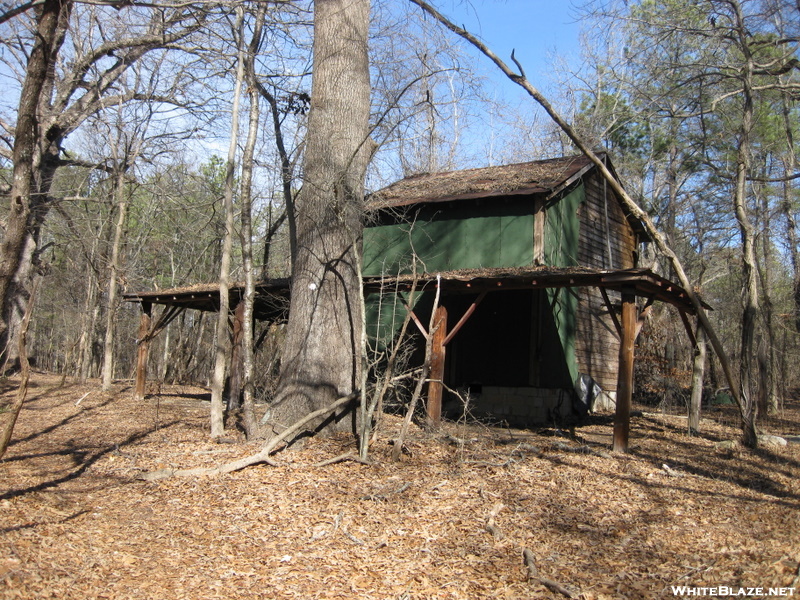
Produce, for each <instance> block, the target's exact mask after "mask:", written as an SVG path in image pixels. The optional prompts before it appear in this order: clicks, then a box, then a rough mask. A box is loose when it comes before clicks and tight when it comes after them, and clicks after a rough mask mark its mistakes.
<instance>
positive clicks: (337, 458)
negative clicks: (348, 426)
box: [311, 452, 372, 467]
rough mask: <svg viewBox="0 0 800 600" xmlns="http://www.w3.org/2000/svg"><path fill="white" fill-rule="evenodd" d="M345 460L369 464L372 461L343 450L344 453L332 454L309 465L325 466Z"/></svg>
mask: <svg viewBox="0 0 800 600" xmlns="http://www.w3.org/2000/svg"><path fill="white" fill-rule="evenodd" d="M347 460H350V461H353V462H357V463H361V464H362V465H371V464H372V461H371V460H369V459H363V458H361V457H360V456H358V455H356V454H353V453H352V452H345V453H344V454H340V455H339V456H334V457H333V458H328V459H326V460H321V461H319V462H318V463H314V464H313V465H311V466H312V467H327V466H328V465H334V464H336V463H340V462H345V461H347Z"/></svg>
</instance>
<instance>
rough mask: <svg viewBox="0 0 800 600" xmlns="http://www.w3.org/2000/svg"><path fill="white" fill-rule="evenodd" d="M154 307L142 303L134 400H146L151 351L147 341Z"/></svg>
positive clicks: (147, 303)
mask: <svg viewBox="0 0 800 600" xmlns="http://www.w3.org/2000/svg"><path fill="white" fill-rule="evenodd" d="M152 311H153V305H152V304H150V303H149V302H142V317H141V319H140V320H139V336H138V344H139V348H138V350H137V353H136V390H135V391H134V398H135V399H136V400H144V388H145V384H146V383H147V357H148V353H149V351H150V340H149V339H147V336H148V334H149V333H150V319H151V315H152Z"/></svg>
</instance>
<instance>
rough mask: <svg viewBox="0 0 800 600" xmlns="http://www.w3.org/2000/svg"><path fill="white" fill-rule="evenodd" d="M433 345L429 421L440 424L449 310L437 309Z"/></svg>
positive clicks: (429, 382) (443, 307) (429, 378)
mask: <svg viewBox="0 0 800 600" xmlns="http://www.w3.org/2000/svg"><path fill="white" fill-rule="evenodd" d="M433 328H434V329H433V340H432V345H431V370H430V374H429V375H428V380H429V381H428V419H429V420H430V422H431V423H438V422H439V421H441V419H442V390H443V387H444V386H443V384H442V381H443V379H444V356H445V345H444V340H445V339H446V338H447V308H446V307H445V306H444V305H440V306H438V307H437V308H436V315H435V317H434V326H433Z"/></svg>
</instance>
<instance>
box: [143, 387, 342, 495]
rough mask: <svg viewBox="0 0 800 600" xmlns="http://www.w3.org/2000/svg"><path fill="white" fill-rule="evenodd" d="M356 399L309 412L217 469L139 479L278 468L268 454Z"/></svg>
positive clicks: (147, 478)
mask: <svg viewBox="0 0 800 600" xmlns="http://www.w3.org/2000/svg"><path fill="white" fill-rule="evenodd" d="M356 398H358V394H357V393H354V394H350V395H348V396H344V397H342V398H339V399H338V400H336V401H335V402H333V403H331V404H329V405H328V406H326V407H325V408H320V409H319V410H315V411H313V412H310V413H309V414H307V415H306V416H305V417H303V418H302V419H300V420H299V421H297V422H296V423H294V424H293V425H292V426H290V427H288V428H287V429H285V430H284V431H283V432H282V433H281V434H280V435H278V436H275V437H274V438H272V439H271V440H270V441H269V442H268V443H267V444H266V445H265V446H264V447H263V448H262V449H261V450H260V451H259V452H257V453H255V454H252V455H250V456H245V457H244V458H240V459H238V460H234V461H232V462H229V463H225V464H224V465H220V466H218V467H196V468H194V469H159V470H158V471H151V472H149V473H145V474H144V475H141V476H140V477H139V479H142V480H144V481H157V480H159V479H166V478H167V477H194V476H197V475H222V474H224V473H232V472H233V471H240V470H242V469H244V468H245V467H249V466H252V465H256V464H259V463H267V464H268V465H272V466H273V467H276V466H278V463H277V462H275V461H274V460H272V459H271V458H270V454H272V452H273V451H274V450H275V448H277V447H278V445H279V444H281V443H282V442H284V441H286V440H288V439H291V438H292V437H293V436H294V435H295V434H296V433H297V432H299V431H300V430H301V429H302V428H303V427H305V425H306V423H308V422H309V421H313V420H314V419H317V418H319V417H322V416H325V415H327V414H329V413H332V412H333V411H335V410H336V409H337V408H339V407H340V406H344V405H345V404H348V403H350V402H352V401H353V400H355V399H356Z"/></svg>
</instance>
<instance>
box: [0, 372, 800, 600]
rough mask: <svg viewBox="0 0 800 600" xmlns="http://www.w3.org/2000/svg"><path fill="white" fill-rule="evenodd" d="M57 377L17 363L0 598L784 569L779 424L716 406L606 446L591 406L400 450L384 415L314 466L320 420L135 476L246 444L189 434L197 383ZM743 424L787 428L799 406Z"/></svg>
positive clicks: (432, 590)
mask: <svg viewBox="0 0 800 600" xmlns="http://www.w3.org/2000/svg"><path fill="white" fill-rule="evenodd" d="M59 384H60V380H59V379H58V378H55V377H48V376H45V375H37V376H34V378H33V379H32V387H31V390H30V395H29V400H28V401H27V403H26V405H25V407H24V408H23V411H22V413H21V415H20V418H19V422H18V425H17V428H16V431H15V434H14V438H13V441H12V445H11V447H10V448H9V451H8V453H7V454H6V457H5V459H4V460H3V461H2V463H0V531H2V534H0V598H4V599H5V598H30V599H32V598H36V599H39V598H59V599H70V598H75V599H81V600H84V599H94V598H97V599H99V598H106V599H123V598H125V599H127V598H130V599H141V600H145V599H151V598H152V599H157V600H163V599H176V600H177V599H182V598H187V599H211V598H225V599H238V598H269V599H272V598H275V599H283V598H302V599H313V598H346V599H354V598H369V599H373V598H375V599H397V600H399V599H408V600H410V599H423V598H425V599H445V598H453V599H461V598H464V599H467V598H470V599H472V598H557V597H563V596H560V595H558V594H556V593H555V592H552V591H550V590H549V589H548V588H546V587H544V586H543V585H542V584H541V582H540V581H539V580H534V579H529V578H528V577H527V572H528V571H527V569H526V567H525V565H524V564H523V559H522V552H523V550H524V549H526V548H527V549H529V550H530V551H531V552H532V553H533V555H534V556H535V557H536V562H537V566H538V570H539V576H540V577H542V578H547V579H550V580H553V581H556V582H558V583H559V584H561V585H563V586H565V587H566V588H569V589H570V590H572V591H573V592H574V594H575V595H576V597H583V598H585V599H598V600H599V599H610V598H615V599H616V598H672V597H674V594H673V590H672V586H678V585H681V586H706V587H711V586H720V585H723V586H730V587H735V588H738V586H745V587H764V588H768V587H770V586H772V587H791V586H795V587H798V588H800V577H798V575H799V573H798V565H799V564H800V510H798V508H800V477H798V476H799V475H800V444H797V443H790V444H789V445H787V446H786V447H775V448H773V447H769V448H767V447H765V448H763V449H760V450H758V451H756V452H752V451H749V450H745V449H742V448H741V447H734V448H730V447H725V445H720V444H719V443H718V442H722V441H725V440H731V439H736V438H737V437H738V432H737V431H736V429H735V428H734V427H733V426H734V425H735V418H734V416H733V413H732V412H730V410H729V409H726V411H719V412H709V413H707V414H706V415H705V416H706V419H704V421H703V435H702V436H701V437H689V436H688V435H687V434H686V431H685V430H686V420H685V419H682V418H681V417H679V416H665V415H661V414H651V413H647V412H646V413H644V415H643V416H638V417H635V418H634V419H633V422H632V452H631V453H630V454H628V455H624V456H617V455H611V454H609V453H608V452H607V450H608V448H607V443H608V441H609V440H610V431H611V425H610V421H609V419H604V418H596V419H595V420H594V421H593V423H592V424H589V425H586V426H584V427H581V428H578V429H577V430H576V437H575V438H573V439H568V438H566V437H562V436H560V435H557V434H558V433H559V432H556V431H553V430H542V431H539V432H531V431H519V430H509V429H502V428H488V427H481V426H470V427H466V426H461V425H457V424H452V425H448V426H447V428H446V432H447V433H449V434H450V436H451V438H450V439H448V438H446V437H445V435H443V433H438V434H429V433H425V432H422V431H415V432H414V434H413V437H412V439H411V440H409V443H408V449H409V453H407V454H404V455H403V460H402V462H400V463H392V462H390V460H389V451H390V446H389V444H388V439H389V438H390V437H392V436H393V435H394V434H395V432H396V428H397V425H398V421H397V420H395V419H394V418H391V417H387V418H386V419H385V420H384V422H383V425H382V427H383V429H382V431H381V433H380V436H379V439H378V441H377V443H376V444H375V447H374V451H373V454H372V456H373V458H374V459H375V464H373V465H370V466H366V465H361V464H358V463H354V462H343V463H338V464H334V465H329V466H325V467H314V466H313V464H314V463H316V462H319V461H321V460H324V459H326V458H330V457H332V456H335V455H337V454H341V453H342V452H345V451H347V450H348V449H349V448H350V446H351V440H349V439H347V438H338V439H332V440H331V439H329V440H310V441H307V442H306V443H305V444H304V445H303V447H302V448H299V449H294V450H291V451H288V452H284V453H281V454H279V455H278V456H277V459H278V460H279V461H280V462H281V465H280V466H278V467H270V466H266V465H261V466H255V467H250V468H248V469H246V470H244V471H241V472H238V473H233V474H229V475H224V476H219V477H201V478H188V479H187V478H181V479H166V480H161V481H156V482H145V481H141V480H139V479H137V476H139V475H141V474H142V473H145V472H149V471H152V470H154V469H160V468H167V467H173V468H185V467H194V466H201V465H208V466H211V465H215V464H219V463H220V462H223V461H227V460H230V459H233V458H237V457H240V456H244V455H246V454H250V453H252V452H253V451H255V449H256V448H257V446H253V445H247V444H244V443H228V444H216V443H212V442H210V441H209V439H208V427H207V414H208V402H207V401H206V395H205V393H204V391H203V390H201V389H197V388H178V387H175V388H168V387H166V386H165V387H163V388H162V389H161V390H160V393H159V394H158V395H152V396H150V397H148V398H147V399H146V400H145V401H144V402H139V403H136V402H134V401H133V400H132V399H131V390H130V388H129V387H128V386H127V385H124V384H120V385H119V386H117V387H116V388H115V390H114V392H113V393H108V394H106V393H103V392H101V391H100V388H99V386H98V385H88V386H80V385H77V384H75V383H71V382H70V381H69V380H68V381H67V382H66V383H65V385H63V386H59ZM3 386H4V387H3V388H2V391H3V393H4V396H5V398H8V397H9V396H10V395H11V394H13V393H14V389H15V386H16V381H14V380H13V379H12V380H9V381H7V382H5V383H4V384H3ZM763 426H764V429H765V431H767V432H769V433H773V434H779V435H784V436H797V435H800V406H798V404H797V403H795V404H794V405H789V406H786V407H785V408H784V410H783V412H782V413H781V414H780V415H779V416H778V417H777V418H772V419H770V420H768V421H767V422H765V423H764V425H763ZM454 438H459V439H460V440H462V441H464V443H463V444H458V443H457V442H456V441H455V439H454ZM587 450H588V452H587ZM664 465H667V466H666V467H664ZM797 594H800V589H797V590H795V595H797ZM579 595H580V596H579Z"/></svg>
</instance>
